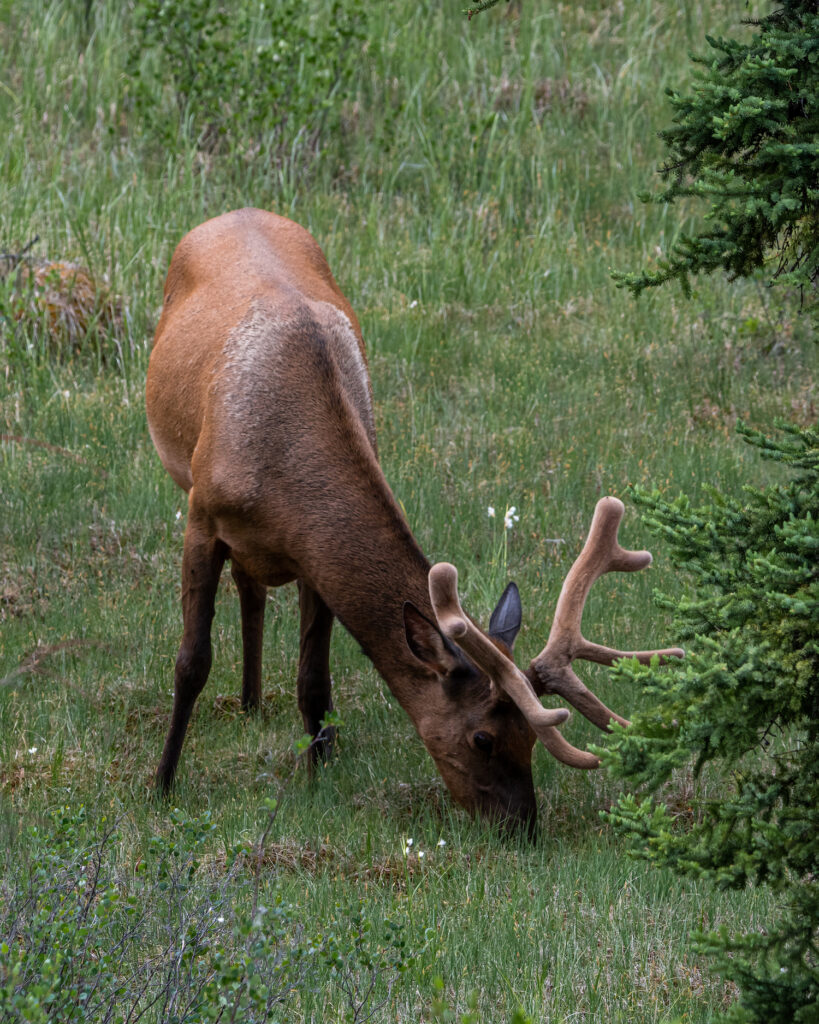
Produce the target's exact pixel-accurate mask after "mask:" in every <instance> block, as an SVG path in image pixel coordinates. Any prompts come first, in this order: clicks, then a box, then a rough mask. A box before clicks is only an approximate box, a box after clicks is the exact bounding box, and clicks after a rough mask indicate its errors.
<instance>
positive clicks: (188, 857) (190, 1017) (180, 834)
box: [0, 806, 429, 1024]
mask: <svg viewBox="0 0 819 1024" xmlns="http://www.w3.org/2000/svg"><path fill="white" fill-rule="evenodd" d="M214 830H215V825H214V824H213V822H212V821H211V817H210V814H209V813H208V812H205V813H204V814H202V815H200V816H199V817H196V818H191V817H188V816H187V815H185V814H183V813H182V812H181V811H178V810H175V811H173V812H172V814H171V820H170V828H169V830H168V832H167V834H163V835H158V836H155V837H153V838H152V840H151V841H150V844H149V848H148V854H147V856H146V857H144V858H143V859H141V860H140V861H139V862H138V863H137V864H136V865H135V866H134V867H133V869H132V871H131V872H129V873H127V874H126V873H125V872H124V870H123V869H122V867H121V866H119V867H118V866H117V863H116V846H117V845H118V844H119V843H120V842H121V841H122V834H121V833H120V831H119V829H118V826H117V823H116V822H113V821H110V820H108V819H106V818H104V817H103V818H101V819H99V820H98V821H96V822H94V821H93V818H92V816H91V815H90V814H89V813H88V811H87V810H86V808H85V807H82V806H81V807H80V808H79V809H70V808H68V807H61V808H59V809H58V810H57V811H55V812H54V813H53V814H52V815H51V817H50V820H49V821H48V822H47V823H46V824H45V825H43V826H33V827H31V828H30V829H29V830H28V832H27V836H26V839H27V843H26V844H25V849H26V857H25V860H24V862H23V863H22V864H20V865H19V866H18V869H17V871H16V872H12V874H11V875H10V876H7V877H6V878H5V880H4V883H3V906H2V910H0V935H1V936H2V939H1V940H0V1018H1V1019H2V1020H3V1021H8V1022H17V1021H19V1022H22V1021H32V1022H40V1021H42V1022H46V1021H52V1020H60V1021H66V1022H69V1021H82V1022H96V1021H105V1022H112V1024H125V1022H134V1021H140V1020H157V1021H163V1022H164V1021H174V1022H176V1024H199V1022H201V1021H233V1020H241V1021H245V1022H254V1021H259V1022H261V1021H269V1020H271V1019H272V1015H273V1014H274V1011H275V1010H276V1008H277V1007H278V1008H279V1010H280V1011H281V1012H282V1013H284V1012H285V1010H286V1006H287V1004H288V1002H289V1000H290V999H291V996H292V993H293V992H294V991H295V989H296V988H297V987H299V986H302V985H306V986H307V987H310V986H311V985H316V984H318V979H319V978H321V977H322V976H323V974H325V973H326V972H329V976H330V979H331V982H330V983H331V984H333V983H335V984H337V985H338V986H339V988H340V989H341V991H342V993H343V995H344V998H345V999H346V1000H347V1003H348V1006H349V1010H350V1015H349V1019H350V1020H351V1021H354V1022H359V1021H365V1020H369V1019H370V1018H371V1017H372V1015H373V1013H374V1012H376V1010H377V1009H378V1008H380V1006H382V1005H383V1004H384V1003H385V1002H386V1001H387V1000H388V998H389V993H390V992H391V990H392V985H393V984H394V981H395V978H397V977H398V976H399V975H400V974H401V973H402V972H403V971H405V970H406V968H407V966H408V965H409V964H410V963H411V962H412V961H413V960H414V959H415V958H416V957H417V956H418V955H420V952H421V951H422V950H423V948H424V946H425V945H426V943H427V941H428V939H429V936H427V937H426V938H425V939H424V940H423V942H422V943H421V944H420V945H419V946H417V947H413V946H412V945H411V944H410V943H409V941H408V939H407V935H406V929H405V925H404V924H403V922H402V921H400V920H398V919H391V920H389V921H387V922H386V925H385V926H384V928H380V929H378V930H377V929H375V928H374V926H373V924H372V922H371V921H370V919H369V918H368V917H367V915H366V914H365V913H364V911H363V910H362V909H361V908H360V907H359V908H357V909H355V910H353V911H351V912H349V913H347V912H344V911H343V909H342V910H341V911H340V913H339V914H338V915H337V917H336V918H335V919H334V920H333V921H330V922H328V923H327V925H326V927H325V928H324V929H322V931H321V932H318V933H315V934H311V933H310V932H309V931H308V930H307V929H305V928H304V927H303V925H302V924H301V921H300V911H299V909H298V908H297V907H295V906H293V905H291V904H288V903H287V902H286V901H285V900H284V899H283V897H282V896H281V895H280V894H279V893H277V891H276V887H275V884H274V885H273V886H272V887H271V886H267V890H268V891H267V896H266V898H265V899H264V900H259V899H258V892H257V891H256V890H255V889H254V890H253V892H252V893H251V892H250V891H249V889H248V887H247V885H246V884H243V875H242V868H243V865H244V864H246V863H247V860H248V858H247V856H239V854H247V852H248V851H246V850H244V849H243V848H242V847H241V846H237V847H236V848H235V849H234V850H232V851H230V852H229V854H228V857H227V861H226V863H224V864H222V865H215V864H214V863H213V860H212V858H211V859H210V861H209V859H208V855H207V853H206V851H207V849H208V846H209V844H210V842H211V840H212V839H213V833H214ZM251 896H252V898H251ZM243 906H244V907H245V909H242V907H243ZM382 984H383V986H384V989H385V994H384V995H382V996H381V998H380V1000H379V1001H378V1002H376V1003H375V1004H373V1002H372V1001H373V998H374V996H375V994H376V993H377V992H380V991H381V990H380V988H379V986H380V985H382Z"/></svg>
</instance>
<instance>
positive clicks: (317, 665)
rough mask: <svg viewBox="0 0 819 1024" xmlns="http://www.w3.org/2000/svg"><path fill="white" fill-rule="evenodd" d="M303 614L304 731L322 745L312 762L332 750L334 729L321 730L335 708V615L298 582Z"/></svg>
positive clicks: (301, 683) (301, 681)
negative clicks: (332, 676)
mask: <svg viewBox="0 0 819 1024" xmlns="http://www.w3.org/2000/svg"><path fill="white" fill-rule="evenodd" d="M298 587H299V610H300V612H301V627H300V634H301V639H300V644H299V675H298V698H299V710H300V711H301V716H302V719H303V721H304V728H305V730H306V731H307V732H308V733H309V734H310V735H311V736H313V737H314V738H316V739H318V741H319V742H317V743H315V744H314V745H313V747H312V761H317V760H318V759H319V758H322V759H326V758H327V757H328V756H329V755H330V754H331V753H332V749H333V742H334V740H335V729H333V728H332V726H331V727H329V728H327V729H326V730H324V731H322V727H321V722H322V719H323V718H324V717H325V715H326V714H327V712H328V711H332V709H333V700H332V696H331V692H330V691H331V688H332V680H331V679H330V633H331V631H332V628H333V613H332V612H331V611H330V609H329V608H328V607H327V605H326V604H325V603H324V601H322V599H321V598H320V597H319V595H318V594H317V593H316V592H315V590H312V589H311V588H310V587H308V586H307V584H306V583H304V581H303V580H299V581H298Z"/></svg>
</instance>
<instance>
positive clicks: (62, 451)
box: [0, 434, 108, 477]
mask: <svg viewBox="0 0 819 1024" xmlns="http://www.w3.org/2000/svg"><path fill="white" fill-rule="evenodd" d="M0 443H3V444H27V445H29V446H30V447H32V448H43V449H44V450H45V451H47V452H54V454H55V455H65V456H66V458H69V459H73V460H74V461H75V462H78V463H80V465H83V466H91V467H92V468H93V469H96V470H98V471H99V472H100V473H101V474H102V476H104V477H107V476H108V473H107V472H106V471H105V470H104V469H102V468H100V467H99V466H95V465H94V463H93V462H89V461H88V459H84V458H83V457H82V455H77V453H76V452H72V451H71V450H70V449H68V448H62V447H61V446H60V445H58V444H51V442H50V441H40V440H39V439H38V438H36V437H23V436H22V435H21V434H0Z"/></svg>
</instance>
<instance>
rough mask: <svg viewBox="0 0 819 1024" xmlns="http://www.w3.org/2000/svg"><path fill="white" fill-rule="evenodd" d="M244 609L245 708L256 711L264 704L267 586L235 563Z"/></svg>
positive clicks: (231, 569)
mask: <svg viewBox="0 0 819 1024" xmlns="http://www.w3.org/2000/svg"><path fill="white" fill-rule="evenodd" d="M230 571H231V573H232V574H233V579H234V581H235V582H236V588H237V590H238V591H239V605H240V607H241V609H242V708H243V710H245V711H253V710H256V709H257V708H259V707H261V704H262V637H263V635H264V607H265V598H266V596H267V587H265V586H264V585H263V584H261V583H257V582H256V580H254V579H253V577H252V576H248V574H247V573H246V572H245V571H244V569H242V568H240V566H238V565H237V564H236V562H235V561H234V562H231V567H230Z"/></svg>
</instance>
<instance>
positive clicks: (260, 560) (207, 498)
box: [147, 209, 536, 827]
mask: <svg viewBox="0 0 819 1024" xmlns="http://www.w3.org/2000/svg"><path fill="white" fill-rule="evenodd" d="M356 349H357V351H356ZM147 408H148V421H149V426H150V430H151V436H152V437H153V439H154V443H155V444H156V447H157V450H158V452H159V454H160V457H161V459H162V461H163V464H164V465H165V467H166V468H167V470H168V472H169V473H170V474H171V476H172V477H173V479H174V480H175V481H176V482H177V483H178V484H179V485H180V486H181V487H182V488H184V489H185V490H186V491H187V492H188V524H187V530H186V534H185V545H184V553H183V562H182V607H183V620H184V631H183V638H182V643H181V647H180V651H179V656H178V658H177V663H176V672H175V688H174V706H173V713H172V718H171V724H170V728H169V731H168V736H167V739H166V742H165V747H164V750H163V753H162V758H161V761H160V764H159V768H158V770H157V784H158V785H159V787H160V788H161V789H162V790H167V789H168V788H169V787H170V786H171V783H172V781H173V778H174V774H175V771H176V767H177V763H178V760H179V755H180V752H181V748H182V742H183V739H184V735H185V730H186V728H187V724H188V720H189V718H190V714H191V711H192V709H193V704H194V702H195V700H196V697H197V696H198V694H199V693H200V692H201V690H202V687H203V686H204V684H205V681H206V679H207V675H208V671H209V668H210V661H211V647H210V625H211V620H212V617H213V608H214V600H215V595H216V589H217V586H218V582H219V577H220V573H221V570H222V567H223V565H224V562H225V561H226V560H228V559H229V560H230V561H231V567H232V572H233V575H234V578H235V580H236V583H237V586H238V589H239V595H240V601H241V611H242V633H243V654H244V671H243V682H242V702H243V705H244V706H245V707H246V708H252V707H256V706H258V704H259V702H260V698H261V650H262V629H263V620H264V608H265V590H266V588H267V587H269V586H280V585H282V584H284V583H288V582H291V581H294V580H296V581H298V585H299V594H300V609H301V637H300V662H299V670H298V682H297V689H298V702H299V708H300V710H301V712H302V716H303V719H304V724H305V727H306V729H307V730H308V731H309V732H310V733H311V735H313V736H316V735H318V734H319V731H320V728H321V720H322V718H323V717H324V715H325V714H326V712H327V711H328V710H329V709H330V708H331V707H332V703H331V698H330V670H329V664H328V653H329V638H330V629H331V626H332V621H333V618H334V617H336V618H338V619H339V620H340V621H341V622H342V623H343V624H344V626H345V627H346V628H347V629H348V630H349V631H350V632H351V633H352V635H353V636H354V637H355V638H356V639H357V640H358V642H359V643H360V644H361V646H362V648H363V649H364V651H365V652H366V653H367V655H368V656H369V657H370V659H371V660H372V662H373V664H374V665H375V667H376V669H377V670H378V671H379V673H380V674H381V675H382V676H383V678H384V679H385V680H386V683H387V685H388V686H389V688H390V690H391V691H392V693H393V694H394V695H395V697H396V699H397V700H398V702H399V703H400V704H401V706H402V707H403V708H404V710H405V711H406V712H407V714H408V715H409V716H410V718H411V719H412V722H413V724H414V725H415V728H416V729H417V731H418V733H419V735H420V737H421V739H422V740H423V742H424V744H425V745H426V747H427V749H428V751H429V752H430V754H431V755H432V757H433V759H434V760H435V763H436V765H437V766H438V769H439V771H440V772H441V775H442V776H443V778H444V781H445V782H446V785H447V787H448V788H449V790H450V792H451V793H452V795H453V797H454V798H455V799H456V800H457V801H458V802H459V803H461V804H462V805H464V806H465V807H467V808H468V809H469V810H470V811H473V812H475V811H477V812H481V813H484V814H486V815H488V816H490V817H491V818H493V819H496V820H498V819H499V820H502V821H507V822H512V823H523V824H525V825H526V826H528V827H532V826H533V824H534V819H535V813H536V812H535V795H534V787H533V784H532V774H531V752H532V747H533V745H534V741H535V735H534V733H533V731H532V729H531V728H530V727H529V725H528V723H527V722H526V720H525V719H524V717H523V715H522V714H521V713H520V711H519V710H518V708H517V707H516V706H515V705H514V704H513V703H511V702H510V701H509V700H508V698H506V696H505V695H503V694H502V693H499V692H498V690H497V689H496V688H493V687H492V686H491V685H490V683H489V680H488V679H487V677H486V676H485V675H484V674H483V673H481V672H480V671H479V670H478V669H476V668H475V667H474V665H472V663H471V662H469V661H468V659H466V658H465V656H464V655H463V654H462V653H461V652H460V651H458V650H457V648H456V647H455V646H454V645H453V644H451V643H450V642H449V641H447V640H445V639H444V637H443V635H442V634H441V633H440V631H439V630H438V628H437V626H436V625H434V623H433V622H432V621H431V620H432V619H433V613H432V608H431V605H430V598H429V594H428V588H427V576H428V573H429V568H430V566H429V564H428V562H427V560H426V559H425V557H424V555H423V553H422V552H421V550H420V549H419V547H418V545H417V543H416V541H415V539H414V537H413V536H412V533H411V531H410V529H409V527H408V525H407V523H406V520H405V518H404V516H403V513H402V511H401V509H400V507H399V505H398V503H397V502H396V500H395V498H394V497H393V495H392V492H391V491H390V488H389V486H388V485H387V482H386V480H385V479H384V476H383V474H382V471H381V468H380V465H379V463H378V457H377V449H376V441H375V432H374V426H373V415H372V402H371V395H370V384H369V378H368V376H367V373H366V360H365V354H364V345H363V341H362V338H361V329H360V327H359V324H358V320H357V319H356V316H355V313H354V312H353V310H352V308H351V307H350V305H349V303H348V302H347V300H346V299H345V298H344V296H343V295H342V293H341V291H340V290H339V288H338V285H337V284H336V282H335V280H334V278H333V275H332V274H331V272H330V269H329V267H328V265H327V262H326V260H325V258H324V255H323V253H322V252H321V249H320V248H319V246H318V244H317V243H316V242H315V240H314V239H313V238H312V237H311V236H310V235H309V234H308V232H307V231H305V230H304V229H303V228H301V227H299V226H298V225H296V224H294V223H292V222H291V221H289V220H286V219H285V218H283V217H279V216H276V215H275V214H272V213H266V212H264V211H261V210H251V209H248V210H239V211H236V212H234V213H228V214H225V215H223V216H221V217H217V218H215V219H214V220H210V221H207V222H206V223H205V224H202V225H201V226H200V227H198V228H196V229H194V230H193V231H191V232H190V233H189V234H188V235H186V236H185V238H184V239H183V240H182V241H181V242H180V244H179V246H178V248H177V250H176V252H175V254H174V257H173V260H172V262H171V267H170V270H169V273H168V278H167V282H166V286H165V299H164V307H163V312H162V317H161V319H160V322H159V326H158V328H157V332H156V338H155V342H154V348H153V352H152V355H151V361H150V366H149V370H148V382H147ZM515 594H516V592H515ZM505 596H506V595H505ZM502 600H503V599H502ZM499 607H500V606H499ZM512 618H513V619H514V613H512ZM517 625H519V615H518V622H517V624H514V623H513V627H512V629H511V631H510V629H509V625H508V622H506V623H504V626H505V627H506V628H505V629H504V631H503V632H504V636H505V637H506V639H507V640H508V639H509V637H510V632H511V635H512V639H513V636H514V633H515V632H516V630H517ZM499 633H500V631H499ZM495 642H496V643H497V644H498V645H499V646H500V645H501V641H500V640H497V639H496V641H495ZM476 737H477V739H476ZM487 737H488V738H489V740H488V742H489V744H490V746H491V749H487Z"/></svg>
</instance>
